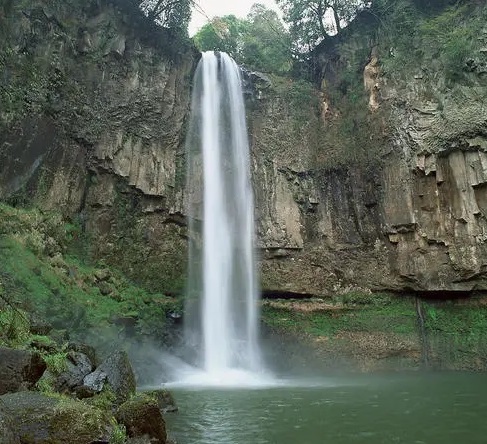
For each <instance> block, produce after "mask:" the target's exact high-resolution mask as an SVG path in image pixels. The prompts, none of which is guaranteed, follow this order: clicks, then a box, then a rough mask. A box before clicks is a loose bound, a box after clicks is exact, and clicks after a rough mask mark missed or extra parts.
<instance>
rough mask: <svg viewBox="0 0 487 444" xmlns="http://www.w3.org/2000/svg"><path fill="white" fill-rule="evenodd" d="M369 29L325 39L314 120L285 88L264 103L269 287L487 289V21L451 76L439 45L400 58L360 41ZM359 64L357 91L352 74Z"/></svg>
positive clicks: (263, 218) (259, 133)
mask: <svg viewBox="0 0 487 444" xmlns="http://www.w3.org/2000/svg"><path fill="white" fill-rule="evenodd" d="M470 13H471V14H474V16H475V17H478V16H482V14H485V11H484V10H483V9H482V8H476V9H475V8H474V9H472V10H471V11H470ZM465 20H466V19H465ZM472 23H474V22H473V21H472ZM374 26H375V24H374V20H373V19H372V20H371V18H370V17H367V14H364V17H359V18H358V20H357V23H355V24H354V26H351V29H350V30H349V32H348V33H347V34H346V36H344V37H343V38H341V39H337V41H336V42H335V43H334V44H333V45H329V46H328V47H325V48H320V50H321V52H318V54H317V56H316V57H317V59H318V60H319V62H320V63H321V67H322V70H321V71H320V72H319V74H318V76H319V78H320V79H322V82H321V84H322V90H321V95H318V96H317V97H316V100H319V101H320V105H319V107H318V108H317V110H315V112H314V113H312V112H310V113H309V115H308V118H307V119H305V123H303V122H302V121H301V122H300V116H297V115H296V114H297V109H298V107H299V105H298V104H293V103H292V100H291V101H289V99H288V98H287V97H286V92H285V90H283V89H282V87H281V88H275V89H274V90H273V91H270V90H268V100H267V101H265V100H262V103H261V104H260V106H257V107H256V109H257V111H256V115H257V118H255V119H254V121H255V122H256V123H254V126H253V140H254V152H255V153H256V157H257V158H258V159H261V160H260V162H259V161H257V165H256V168H255V171H256V189H257V190H258V192H257V194H258V197H259V198H258V203H259V204H258V212H259V215H260V225H259V230H260V233H259V234H260V239H261V242H262V247H263V249H264V254H263V282H264V287H265V288H267V289H269V290H278V289H280V290H282V291H285V292H290V293H304V294H327V293H333V292H336V291H338V292H341V291H346V290H347V289H348V290H349V289H352V288H362V289H372V290H380V289H387V290H395V291H418V292H431V291H434V292H450V291H451V292H470V291H473V290H485V289H486V287H487V280H486V277H487V275H486V270H487V268H486V267H487V256H486V254H487V250H486V243H485V241H486V237H485V236H486V230H487V221H486V216H487V208H486V199H487V194H486V191H487V188H486V179H487V176H486V173H487V170H486V166H487V162H486V161H487V157H486V149H487V108H486V105H485V100H486V97H487V52H486V46H487V28H486V27H485V26H484V25H481V26H480V27H479V29H480V33H479V34H478V35H476V41H475V44H474V45H472V47H471V48H470V49H469V53H468V54H467V55H466V57H464V58H458V60H456V63H458V64H459V66H458V67H456V69H458V71H459V73H456V75H457V77H455V78H453V79H452V78H449V77H448V76H449V75H450V77H453V76H452V74H451V73H449V71H448V69H447V67H445V65H444V64H442V62H441V61H440V60H438V54H435V53H434V51H435V49H433V48H428V47H426V48H418V51H419V49H421V57H418V59H415V58H414V57H412V58H410V59H409V60H408V63H405V64H404V66H402V67H401V68H398V67H397V63H398V62H396V61H395V60H394V57H395V54H394V48H386V49H387V51H385V50H384V47H383V46H384V45H382V47H381V44H380V41H374V40H367V39H366V38H364V35H373V33H371V32H370V28H371V27H374ZM415 44H416V45H417V44H418V42H417V41H416V42H415ZM436 50H438V49H437V48H436ZM381 51H382V53H381ZM364 52H367V53H368V54H369V58H368V62H367V61H366V60H363V59H359V60H357V57H360V56H359V54H363V53H364ZM381 57H382V58H381ZM435 57H436V58H435ZM393 62H396V66H394V69H395V72H394V70H393V69H392V68H390V69H389V73H388V72H382V70H383V71H386V69H387V68H388V67H390V65H391V64H392V63H393ZM354 71H355V72H354ZM359 71H360V72H361V73H363V85H361V86H360V88H361V91H359V92H358V93H357V87H356V86H354V85H352V86H350V85H349V84H347V82H346V81H344V78H346V77H345V76H347V75H349V76H350V73H351V72H352V73H353V74H355V75H356V74H357V72H359ZM354 88H355V89H354ZM337 90H338V91H341V92H340V93H338V94H337ZM363 93H365V94H364V95H363V96H360V94H363ZM264 94H265V91H264ZM355 94H357V95H358V99H356V98H355V97H354V95H355ZM354 101H355V102H354ZM351 103H352V105H353V111H352V112H350V104H351ZM347 104H348V108H347ZM335 105H336V106H335ZM300 113H302V110H301V111H300ZM350 127H352V128H351V129H350ZM337 129H338V131H337ZM453 294H454V293H453ZM453 294H452V295H453Z"/></svg>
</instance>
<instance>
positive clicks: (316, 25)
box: [276, 0, 369, 52]
mask: <svg viewBox="0 0 487 444" xmlns="http://www.w3.org/2000/svg"><path fill="white" fill-rule="evenodd" d="M276 3H277V4H278V5H279V7H280V8H281V10H282V12H283V13H284V20H285V21H286V22H287V23H289V30H290V33H291V37H292V39H293V41H294V43H295V46H296V48H295V49H297V50H298V51H300V52H303V51H309V50H311V49H312V48H313V47H315V46H316V45H317V44H318V43H319V42H320V41H321V40H323V39H325V38H327V37H329V36H331V35H334V34H337V33H340V32H341V30H342V28H343V27H344V26H346V25H347V24H348V23H350V22H351V21H352V20H353V18H354V17H355V16H356V15H357V12H358V11H359V10H360V9H361V8H364V7H365V6H367V5H368V3H369V2H367V1H365V0H276Z"/></svg>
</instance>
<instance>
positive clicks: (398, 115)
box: [0, 1, 487, 295]
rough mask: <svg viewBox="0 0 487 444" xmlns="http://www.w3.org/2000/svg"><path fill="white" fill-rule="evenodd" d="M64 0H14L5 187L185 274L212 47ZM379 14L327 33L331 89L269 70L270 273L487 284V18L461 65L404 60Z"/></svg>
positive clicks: (425, 286)
mask: <svg viewBox="0 0 487 444" xmlns="http://www.w3.org/2000/svg"><path fill="white" fill-rule="evenodd" d="M61 3H62V2H58V3H56V2H53V3H51V4H50V5H51V6H47V5H46V4H45V3H44V2H42V1H39V2H18V3H15V4H13V3H12V2H8V1H3V2H1V3H0V4H1V8H0V27H1V29H2V31H1V33H2V34H1V35H2V39H3V40H4V41H5V45H2V50H1V58H0V62H1V64H2V70H3V73H4V74H3V77H2V78H1V79H0V93H1V100H2V107H1V110H0V113H1V114H0V117H1V123H0V124H1V126H0V129H1V134H0V144H1V145H0V164H1V168H0V198H1V199H3V200H7V201H9V202H11V203H15V204H24V203H35V204H36V205H38V206H40V207H41V208H43V209H46V210H56V211H62V213H63V214H65V215H66V216H68V217H70V218H72V219H73V220H76V221H78V222H79V224H80V225H81V226H82V227H83V230H84V233H85V234H86V245H88V246H89V253H90V254H91V255H92V256H94V257H95V258H104V259H105V260H106V261H108V262H109V263H112V264H116V265H117V266H119V267H120V268H121V269H123V270H124V271H126V272H127V273H129V275H131V276H132V277H135V278H137V279H139V280H141V281H143V282H145V283H146V284H149V285H151V286H152V287H155V288H158V289H161V290H165V291H179V290H181V289H182V286H183V282H184V275H185V260H186V259H185V257H186V239H185V236H186V228H185V211H184V176H185V159H184V137H185V124H186V121H187V117H188V110H189V101H190V89H191V76H192V73H193V70H194V66H195V60H196V59H197V57H198V56H197V54H196V53H195V52H194V50H193V49H192V48H191V47H189V46H187V47H186V46H185V45H182V44H181V45H179V44H178V45H175V44H174V43H171V39H172V37H171V36H170V35H168V34H166V33H164V32H163V31H161V30H158V29H156V28H151V29H148V28H147V29H146V28H145V27H147V26H149V25H148V24H147V23H145V25H144V26H140V23H139V22H138V21H137V20H143V17H139V18H137V17H135V18H134V15H133V14H127V13H125V12H124V11H122V10H119V9H117V8H115V7H114V6H113V5H112V4H111V2H109V1H93V2H87V4H86V5H85V6H83V7H82V8H80V7H79V6H78V7H77V8H74V9H73V7H72V6H73V5H71V4H70V2H64V3H62V4H61ZM55 4H59V6H58V7H56V6H52V5H55ZM478 8H482V7H480V6H479V7H478ZM477 12H478V11H477ZM365 22H366V24H365V25H364V26H363V27H362V28H360V26H359V25H356V26H355V28H353V29H350V30H349V31H348V32H347V33H345V34H344V35H343V36H342V37H341V38H340V39H337V40H336V42H335V43H334V44H333V45H332V46H331V47H328V48H319V50H317V55H316V59H317V66H318V67H320V71H319V73H318V75H317V78H318V79H319V80H320V81H321V89H320V90H319V91H317V90H313V89H310V88H309V86H306V85H305V84H304V82H303V83H301V82H291V81H287V80H282V79H271V80H268V79H267V78H266V77H264V76H261V77H259V76H253V77H252V76H251V79H253V80H254V82H255V81H256V80H259V82H257V83H258V85H257V88H258V94H254V95H249V101H248V102H249V109H250V113H249V114H250V115H249V128H250V134H251V144H252V156H253V175H254V188H255V194H256V207H257V208H256V213H257V232H258V243H259V248H260V249H261V259H262V260H261V269H262V284H263V288H264V290H265V291H269V292H281V293H283V292H284V293H286V292H287V293H291V294H309V295H325V294H330V293H333V292H341V291H345V290H347V289H350V288H362V289H372V290H379V289H387V290H394V291H404V290H407V291H409V290H415V291H471V290H482V289H486V288H487V279H486V277H487V274H486V273H487V246H486V240H487V223H486V217H487V117H486V116H487V109H486V105H485V99H486V96H487V83H486V82H487V80H486V79H487V52H486V49H485V48H486V47H487V28H485V27H484V28H482V30H481V32H480V33H479V35H478V36H477V37H478V40H477V41H476V44H475V45H474V47H473V49H472V50H471V54H470V55H469V57H468V58H467V63H466V64H465V66H462V79H463V80H455V79H453V80H452V79H449V78H448V76H447V74H448V73H447V72H446V71H445V68H444V66H443V65H441V63H440V62H438V61H437V60H436V59H435V56H434V54H430V53H428V50H426V49H424V48H423V50H424V51H423V53H424V54H423V56H422V57H421V58H420V59H418V60H417V62H416V61H415V59H414V57H412V58H411V59H410V63H409V64H408V65H405V66H404V67H403V68H402V69H401V70H398V69H397V67H396V71H394V70H392V69H391V70H390V71H389V72H387V69H386V68H387V66H388V63H389V65H390V64H391V63H392V62H393V61H394V60H393V58H394V48H389V50H385V48H384V46H385V45H382V46H381V42H380V41H375V40H374V39H368V38H364V35H367V34H364V33H367V32H368V31H367V30H368V29H369V30H370V28H371V27H373V26H375V25H374V23H368V22H367V20H365ZM143 29H145V31H143ZM415 44H418V43H417V42H416V43H415ZM391 60H392V61H391ZM325 62H326V63H325ZM350 70H352V71H354V75H357V74H358V75H359V76H360V77H362V81H361V83H360V85H359V88H356V89H352V88H351V87H350V85H348V84H347V82H345V81H344V80H343V79H344V78H345V77H344V76H346V75H347V73H349V72H350ZM398 73H399V74H398ZM358 90H359V93H358V96H357V97H358V99H356V100H355V98H354V97H355V96H354V94H355V93H356V92H357V91H358ZM340 95H341V96H340ZM338 96H340V97H341V98H340V97H338ZM343 97H345V98H346V97H348V98H349V99H350V100H349V102H350V103H352V102H353V103H354V107H353V108H351V107H348V108H347V107H344V106H341V107H340V106H339V105H338V104H337V103H338V102H339V101H340V100H342V101H343ZM351 98H353V100H352V99H351ZM347 100H348V99H347ZM354 113H356V114H354Z"/></svg>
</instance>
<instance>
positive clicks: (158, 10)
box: [135, 0, 194, 33]
mask: <svg viewBox="0 0 487 444" xmlns="http://www.w3.org/2000/svg"><path fill="white" fill-rule="evenodd" d="M135 1H136V2H138V3H139V7H140V8H141V9H142V11H144V13H145V14H147V16H148V17H149V18H150V19H151V20H154V21H155V22H156V23H158V24H159V25H161V26H162V27H164V28H169V29H174V30H176V31H179V32H181V33H187V29H188V23H189V20H190V19H191V6H192V5H193V4H194V2H193V1H192V0H177V1H174V0H135Z"/></svg>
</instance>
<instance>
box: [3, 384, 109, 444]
mask: <svg viewBox="0 0 487 444" xmlns="http://www.w3.org/2000/svg"><path fill="white" fill-rule="evenodd" d="M0 402H1V403H2V405H3V409H4V411H5V413H6V414H7V415H8V416H9V417H10V418H11V420H12V423H13V424H14V426H13V436H14V440H13V441H6V443H7V442H8V444H14V443H16V441H15V439H17V438H18V439H19V440H20V442H21V443H35V444H67V443H70V444H77V443H79V444H88V443H93V442H98V443H101V442H104V443H105V442H106V443H107V442H109V437H110V434H111V430H112V426H111V425H110V417H109V416H108V415H107V414H105V413H103V412H102V411H101V410H98V409H96V408H94V407H91V406H89V405H88V404H86V403H84V402H80V401H75V400H73V399H70V398H65V399H62V398H53V397H49V396H46V395H44V394H42V393H38V392H18V393H10V394H6V395H3V396H0ZM15 437H17V438H15ZM0 442H2V441H1V440H0Z"/></svg>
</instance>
